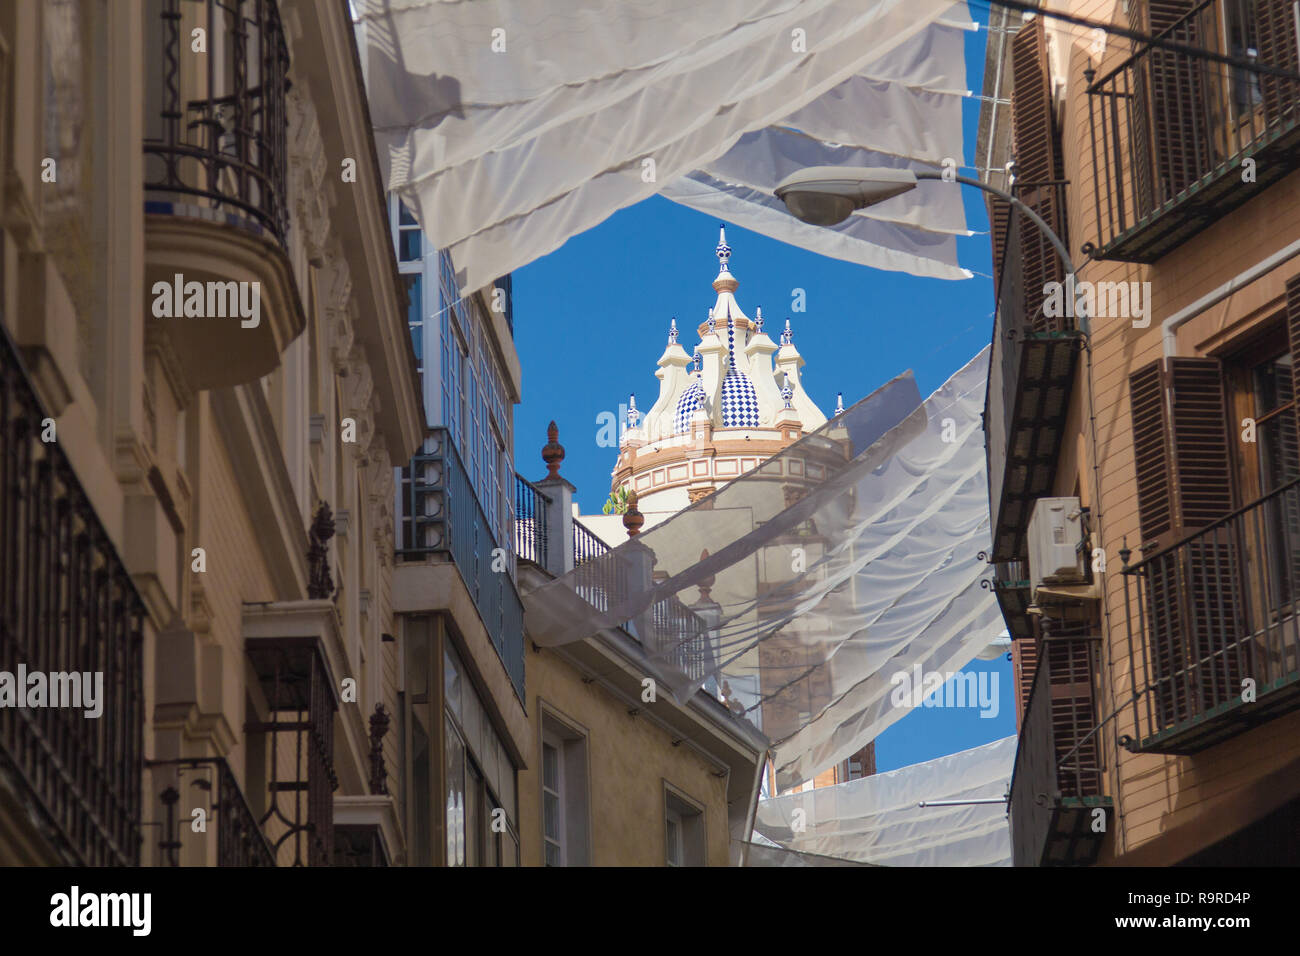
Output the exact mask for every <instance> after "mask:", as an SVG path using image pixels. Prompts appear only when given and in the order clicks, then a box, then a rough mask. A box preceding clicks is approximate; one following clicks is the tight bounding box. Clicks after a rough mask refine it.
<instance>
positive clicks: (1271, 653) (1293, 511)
mask: <svg viewBox="0 0 1300 956" xmlns="http://www.w3.org/2000/svg"><path fill="white" fill-rule="evenodd" d="M1129 556H1130V553H1129V552H1128V551H1127V549H1125V550H1124V551H1121V557H1122V558H1124V559H1125V565H1124V575H1125V577H1124V604H1125V616H1126V617H1127V619H1128V627H1129V655H1130V666H1131V667H1132V673H1133V675H1134V687H1135V688H1136V689H1137V691H1138V692H1139V693H1138V696H1137V698H1135V700H1134V702H1133V705H1132V719H1133V725H1134V728H1135V730H1134V734H1133V737H1132V738H1130V739H1126V740H1124V741H1123V743H1124V744H1125V745H1126V746H1127V747H1128V748H1129V749H1130V750H1133V751H1137V752H1145V751H1153V752H1158V753H1195V752H1196V751H1198V750H1203V749H1205V748H1206V747H1210V746H1213V745H1214V744H1216V743H1219V742H1221V741H1223V740H1226V739H1228V738H1229V737H1233V736H1235V735H1237V734H1239V733H1242V732H1243V731H1245V730H1248V729H1250V728H1251V727H1253V726H1256V725H1258V724H1259V723H1261V722H1262V721H1264V720H1267V719H1269V718H1270V717H1273V716H1276V715H1278V714H1281V713H1285V712H1286V711H1290V710H1294V709H1296V708H1297V707H1300V619H1297V610H1298V609H1300V607H1298V605H1300V479H1297V480H1295V481H1292V482H1290V483H1288V484H1286V485H1283V486H1282V487H1281V488H1278V489H1277V490H1276V491H1274V492H1272V493H1271V494H1269V495H1266V496H1265V497H1263V498H1261V499H1259V500H1258V501H1255V502H1253V503H1251V504H1249V505H1247V506H1246V507H1244V508H1241V509H1239V510H1238V511H1235V512H1233V513H1232V514H1230V515H1228V516H1227V517H1225V518H1221V519H1220V520H1218V521H1216V522H1214V523H1213V524H1211V525H1209V526H1207V527H1205V528H1203V529H1201V530H1200V531H1198V532H1197V533H1195V534H1193V535H1191V536H1189V537H1187V538H1185V539H1183V540H1182V541H1180V542H1178V543H1177V544H1174V545H1173V546H1171V547H1168V548H1166V549H1164V550H1163V551H1161V552H1159V553H1158V554H1155V555H1152V556H1151V557H1148V558H1145V559H1144V560H1142V561H1139V562H1138V563H1137V564H1134V565H1129V564H1128V562H1127V559H1128V557H1129Z"/></svg>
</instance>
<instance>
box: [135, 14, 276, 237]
mask: <svg viewBox="0 0 1300 956" xmlns="http://www.w3.org/2000/svg"><path fill="white" fill-rule="evenodd" d="M150 8H151V9H154V10H156V11H157V17H158V20H157V22H156V23H155V24H151V29H150V31H149V33H148V36H149V37H150V40H149V41H148V42H147V43H146V56H148V57H149V61H148V64H147V67H146V76H147V78H148V82H149V84H151V89H150V91H149V105H150V110H149V113H148V115H147V117H146V123H147V124H148V125H147V128H146V133H145V141H144V152H145V190H146V191H147V192H149V193H151V194H153V195H154V197H156V198H162V197H165V196H181V197H187V198H188V199H189V200H190V201H193V202H195V204H196V205H199V206H202V207H207V208H212V209H215V210H218V211H225V212H228V213H233V214H235V215H239V216H241V217H244V218H251V219H252V220H253V221H254V222H255V223H257V224H258V225H260V226H262V227H263V228H265V229H266V230H268V231H269V232H270V233H271V235H273V236H275V237H276V238H277V239H279V240H280V241H282V242H283V240H284V237H285V231H286V229H287V226H288V211H287V196H286V193H285V167H286V145H285V139H286V130H287V125H288V120H287V113H286V111H285V93H286V91H287V90H288V87H289V81H288V79H287V74H288V71H289V50H288V47H287V46H286V45H285V40H284V30H283V27H282V26H281V23H280V13H279V8H278V7H277V5H276V2H275V0H153V2H152V3H151V4H150ZM195 30H202V31H204V32H203V34H202V35H203V37H204V40H205V42H206V44H207V50H206V55H203V56H200V57H197V58H196V57H195V56H194V54H193V53H192V52H191V45H192V43H193V42H194V36H195V34H194V31H195ZM154 83H157V84H159V85H158V86H157V87H152V84H154Z"/></svg>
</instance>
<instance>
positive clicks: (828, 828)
mask: <svg viewBox="0 0 1300 956" xmlns="http://www.w3.org/2000/svg"><path fill="white" fill-rule="evenodd" d="M1015 758H1016V738H1015V737H1005V738H1003V739H1002V740H996V741H994V742H993V743H990V744H985V745H984V746H982V747H975V748H972V749H970V750H963V751H961V752H960V753H955V754H950V755H948V756H946V757H940V758H938V759H937V760H929V761H926V762H925V763H918V764H913V765H912V766H910V767H902V768H900V769H898V770H891V771H888V772H886V773H878V774H874V775H872V776H870V777H863V778H861V779H859V780H851V781H849V782H848V783H841V784H838V785H836V786H833V787H821V788H818V789H815V790H807V791H804V792H801V793H792V794H787V795H785V796H782V797H776V798H773V799H770V800H760V801H759V804H758V812H757V814H756V815H755V820H754V829H755V831H756V832H755V836H754V841H755V843H758V842H760V841H763V842H771V843H774V844H776V845H777V846H780V847H782V848H784V849H785V850H786V851H789V852H790V853H793V854H802V855H806V854H816V856H813V857H808V856H805V857H804V858H803V859H802V860H801V859H800V858H799V857H798V856H796V857H793V858H791V857H786V856H782V855H781V854H779V853H778V852H777V851H775V850H773V849H772V848H770V847H767V848H766V852H760V853H758V854H754V852H753V851H754V849H755V847H754V846H751V847H750V856H749V860H748V863H749V865H751V866H772V865H775V866H798V865H825V864H824V863H819V862H818V860H819V859H822V858H830V859H836V860H849V861H855V862H858V863H870V864H875V865H878V866H1010V865H1011V831H1010V828H1009V826H1008V823H1007V808H1006V804H1005V803H1002V802H998V803H992V804H962V803H959V804H958V805H956V806H926V807H921V806H919V804H920V803H922V802H933V801H953V802H957V801H963V800H975V799H981V798H991V797H1005V796H1006V793H1007V788H1008V787H1009V786H1010V783H1011V773H1012V770H1013V769H1014V766H1015Z"/></svg>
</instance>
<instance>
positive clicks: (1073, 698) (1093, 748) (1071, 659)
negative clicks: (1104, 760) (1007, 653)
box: [1043, 627, 1101, 797]
mask: <svg viewBox="0 0 1300 956" xmlns="http://www.w3.org/2000/svg"><path fill="white" fill-rule="evenodd" d="M1070 630H1071V631H1079V632H1080V633H1079V634H1078V635H1075V636H1064V635H1061V636H1058V634H1057V632H1055V631H1054V632H1053V634H1052V639H1051V640H1048V641H1045V642H1044V644H1043V654H1044V655H1046V664H1047V669H1048V677H1049V679H1050V682H1051V688H1052V708H1051V711H1052V739H1053V741H1054V742H1055V744H1056V748H1055V749H1056V763H1057V786H1058V787H1060V790H1061V793H1062V794H1064V795H1065V796H1067V797H1096V796H1100V795H1101V753H1100V751H1099V750H1098V741H1099V735H1098V734H1092V736H1091V737H1089V736H1088V735H1089V734H1091V733H1092V730H1093V728H1094V727H1096V726H1097V719H1098V718H1097V707H1096V700H1095V694H1094V683H1093V674H1094V673H1095V670H1094V657H1095V651H1094V645H1095V642H1094V641H1092V640H1089V639H1088V638H1087V637H1086V636H1084V635H1085V634H1086V633H1087V632H1088V631H1089V630H1091V628H1088V627H1080V628H1075V627H1071V628H1070Z"/></svg>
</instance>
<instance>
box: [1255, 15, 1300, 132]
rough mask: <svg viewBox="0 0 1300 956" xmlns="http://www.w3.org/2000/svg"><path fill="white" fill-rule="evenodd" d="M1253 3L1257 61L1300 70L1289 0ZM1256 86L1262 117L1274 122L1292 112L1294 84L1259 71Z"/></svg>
mask: <svg viewBox="0 0 1300 956" xmlns="http://www.w3.org/2000/svg"><path fill="white" fill-rule="evenodd" d="M1254 6H1255V24H1254V28H1255V35H1256V36H1257V37H1258V42H1259V62H1261V63H1266V64H1268V65H1269V66H1276V67H1281V68H1282V69H1284V70H1286V71H1288V72H1289V73H1300V53H1298V52H1297V49H1296V21H1295V10H1294V8H1293V6H1292V3H1291V0H1255V4H1254ZM1259 86H1260V92H1261V94H1262V98H1263V100H1264V116H1265V118H1266V119H1267V120H1268V122H1270V123H1273V122H1276V121H1278V120H1280V119H1283V118H1284V117H1287V116H1291V115H1293V114H1294V113H1295V110H1296V101H1295V86H1294V84H1292V83H1291V82H1290V81H1288V80H1284V79H1282V78H1281V77H1279V76H1272V75H1269V74H1261V75H1260V77H1259Z"/></svg>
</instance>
